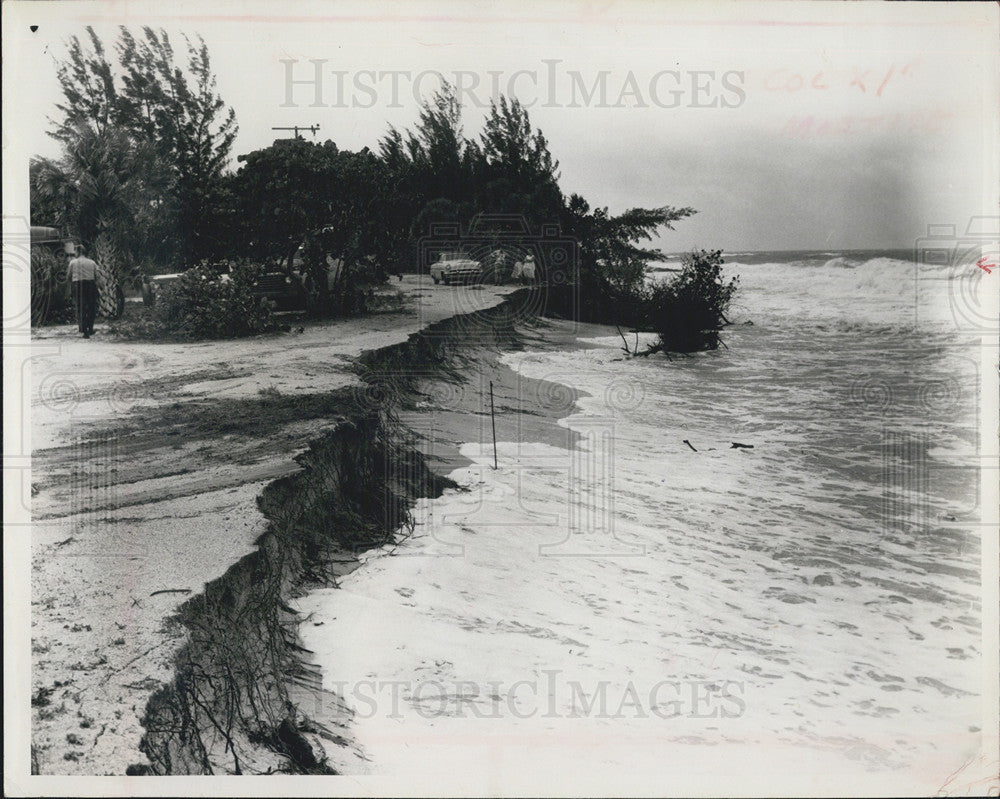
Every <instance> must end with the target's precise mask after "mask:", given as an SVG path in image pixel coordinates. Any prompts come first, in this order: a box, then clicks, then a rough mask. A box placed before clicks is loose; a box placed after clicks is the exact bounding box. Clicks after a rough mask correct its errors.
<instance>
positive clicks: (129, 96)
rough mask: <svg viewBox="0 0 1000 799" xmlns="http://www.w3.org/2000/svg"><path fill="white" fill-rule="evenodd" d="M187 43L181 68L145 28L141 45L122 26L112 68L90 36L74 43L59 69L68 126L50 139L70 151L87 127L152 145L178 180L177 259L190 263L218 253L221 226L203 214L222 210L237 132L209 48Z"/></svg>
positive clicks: (174, 197)
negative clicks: (223, 184) (220, 202)
mask: <svg viewBox="0 0 1000 799" xmlns="http://www.w3.org/2000/svg"><path fill="white" fill-rule="evenodd" d="M184 41H185V53H184V55H183V56H182V57H183V59H184V63H183V64H179V63H178V62H179V61H180V60H181V57H178V56H177V55H176V54H175V52H174V49H173V45H172V44H171V41H170V38H169V36H168V35H167V33H166V32H165V31H163V30H159V31H155V30H153V29H152V28H149V27H144V28H143V29H142V33H141V35H140V36H138V37H137V36H135V35H133V33H132V32H131V31H130V30H129V29H128V28H126V27H125V26H122V27H121V28H120V29H119V37H118V41H117V43H116V45H115V54H116V63H112V61H111V60H109V58H108V56H107V54H106V51H105V47H104V44H103V43H102V41H101V39H100V37H99V36H98V35H97V34H96V33H95V32H94V30H93V29H92V28H89V27H88V28H87V38H86V41H81V39H80V38H79V37H77V36H74V37H72V38H71V39H70V40H69V43H68V50H67V57H66V59H65V60H63V61H61V62H59V63H58V65H57V75H58V78H59V82H60V85H61V88H62V92H63V96H64V98H65V102H64V103H61V104H59V105H58V106H57V107H58V108H59V109H60V111H62V112H63V118H62V119H61V120H57V121H54V124H55V129H54V130H53V131H52V135H53V136H54V137H55V138H57V139H59V140H60V141H62V142H63V143H64V144H69V143H71V142H72V140H73V138H74V137H75V136H76V135H77V131H78V130H80V129H81V126H83V127H85V128H88V129H92V130H95V131H96V132H97V133H98V134H99V135H104V134H107V133H109V132H113V131H120V132H123V133H125V134H126V135H127V136H128V137H129V138H130V139H131V140H132V141H133V142H135V143H137V144H138V143H149V144H151V145H152V146H153V147H154V148H155V150H156V152H157V153H158V154H159V156H160V157H161V159H162V160H163V161H164V162H165V163H167V164H169V165H170V168H171V171H172V175H173V187H172V189H171V192H170V198H169V199H170V202H169V204H170V206H171V210H172V212H173V214H174V216H175V221H176V225H177V227H176V241H175V246H176V247H177V250H178V252H177V254H176V256H175V257H177V258H179V259H180V260H181V261H182V262H187V263H190V262H192V261H195V260H198V259H200V258H202V257H205V256H206V255H208V254H210V253H211V251H212V250H213V248H214V247H215V244H216V243H215V241H214V235H213V231H214V228H215V227H216V226H217V220H215V219H214V218H212V216H211V214H207V213H206V212H205V211H206V209H211V208H216V207H218V202H217V199H218V192H219V191H220V185H219V184H220V179H221V177H222V173H223V170H224V168H225V167H226V165H227V163H228V161H229V157H230V154H231V151H232V145H233V142H234V140H235V138H236V133H237V131H238V127H237V125H236V117H235V112H234V111H233V109H232V108H228V107H227V106H226V104H225V103H224V102H223V100H222V98H221V97H220V96H219V94H218V91H217V87H216V80H215V74H214V72H213V71H212V65H211V59H210V57H209V51H208V47H207V45H206V44H205V42H204V40H203V39H201V37H198V38H196V39H194V40H192V39H189V38H188V37H184Z"/></svg>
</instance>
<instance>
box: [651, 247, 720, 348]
mask: <svg viewBox="0 0 1000 799" xmlns="http://www.w3.org/2000/svg"><path fill="white" fill-rule="evenodd" d="M723 263H725V262H724V261H723V258H722V252H721V250H713V251H706V250H700V251H696V252H692V253H690V254H689V255H686V256H685V257H684V261H683V269H682V270H681V273H680V274H679V275H678V276H677V277H675V278H674V279H673V280H671V281H669V282H662V283H655V284H653V285H652V286H650V287H649V288H647V289H646V290H645V292H644V293H643V296H642V298H641V300H640V307H641V308H642V325H641V326H642V327H643V328H645V329H647V330H650V331H652V332H654V333H656V334H658V335H659V339H660V342H659V346H658V347H656V348H655V349H657V350H664V351H668V352H697V351H699V350H706V349H707V350H714V349H716V348H717V347H718V346H719V329H720V328H721V327H722V325H723V324H724V323H725V322H726V316H725V312H726V308H727V307H728V305H729V303H730V301H731V300H732V298H733V295H734V294H735V293H736V288H737V285H738V282H739V278H735V277H734V278H733V279H731V280H729V281H728V282H727V281H725V280H723V279H722V264H723Z"/></svg>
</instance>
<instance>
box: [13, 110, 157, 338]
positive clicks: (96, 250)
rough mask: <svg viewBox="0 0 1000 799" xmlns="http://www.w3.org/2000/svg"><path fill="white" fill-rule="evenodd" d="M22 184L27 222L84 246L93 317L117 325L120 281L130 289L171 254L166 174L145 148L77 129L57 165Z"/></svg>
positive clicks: (40, 163)
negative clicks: (54, 228)
mask: <svg viewBox="0 0 1000 799" xmlns="http://www.w3.org/2000/svg"><path fill="white" fill-rule="evenodd" d="M30 177H31V206H32V210H33V214H34V215H35V216H36V218H40V217H39V213H42V214H44V215H45V216H46V218H47V219H48V220H49V221H48V222H46V224H54V225H58V226H60V227H63V228H64V229H65V230H66V231H67V232H68V233H69V234H70V235H71V236H75V237H77V238H79V240H81V241H83V242H85V243H87V244H89V245H90V250H91V252H92V253H93V255H94V260H95V261H96V262H97V265H98V274H97V286H98V292H99V312H100V313H101V314H102V315H103V316H104V317H105V318H114V317H117V316H118V315H119V314H120V313H121V308H122V302H123V293H122V283H123V281H125V280H132V281H135V280H136V279H137V278H138V277H139V276H141V275H142V274H144V273H146V272H147V271H148V269H149V267H150V265H151V264H152V263H153V262H162V261H163V260H165V259H168V258H169V256H170V253H171V251H172V249H173V246H174V243H175V231H174V229H173V224H172V220H173V214H172V212H171V205H172V204H171V203H170V202H169V197H170V196H171V185H172V184H171V181H172V179H171V177H170V171H169V170H168V169H167V168H166V166H165V165H164V163H163V161H162V160H161V159H160V158H159V156H157V154H156V151H155V149H154V148H153V145H152V144H150V143H146V142H137V141H135V140H134V139H132V138H131V137H130V136H129V135H128V134H127V133H125V132H124V131H122V130H119V129H116V128H106V129H104V130H103V131H101V132H100V133H98V132H97V130H96V129H94V128H93V127H91V126H90V125H86V124H81V125H78V126H77V128H76V135H75V136H72V137H68V138H66V139H65V141H64V150H63V155H62V157H61V158H59V159H58V160H53V159H47V158H40V159H36V160H35V161H33V162H32V164H31V171H30Z"/></svg>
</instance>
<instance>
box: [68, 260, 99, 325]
mask: <svg viewBox="0 0 1000 799" xmlns="http://www.w3.org/2000/svg"><path fill="white" fill-rule="evenodd" d="M66 271H67V274H68V275H69V279H70V285H71V286H72V290H73V305H74V306H75V308H76V323H77V326H78V327H79V329H80V332H81V333H83V337H84V338H90V337H91V335H92V334H93V332H94V319H95V317H96V316H97V264H96V263H94V262H93V261H92V260H90V259H89V258H88V257H87V255H86V252H85V250H84V248H83V245H77V248H76V257H75V258H72V259H71V260H70V262H69V267H68V268H67V270H66Z"/></svg>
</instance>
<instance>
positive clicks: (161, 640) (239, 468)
mask: <svg viewBox="0 0 1000 799" xmlns="http://www.w3.org/2000/svg"><path fill="white" fill-rule="evenodd" d="M392 287H393V288H399V289H400V290H401V291H402V292H403V293H404V295H405V299H406V308H405V310H403V311H401V312H396V313H391V314H383V315H375V316H370V317H366V318H361V319H351V320H345V321H341V322H335V323H321V324H320V323H314V324H309V323H306V324H304V326H303V329H302V332H301V333H299V332H292V333H286V334H274V335H267V336H260V337H256V338H252V339H244V340H236V341H220V342H199V343H169V344H168V343H145V342H127V341H116V340H110V339H109V338H108V337H107V335H106V333H105V331H104V330H103V329H102V326H100V325H99V326H98V329H97V335H96V336H95V337H94V338H92V339H90V340H83V339H82V338H81V337H79V335H78V334H77V332H76V330H75V328H74V327H73V326H70V325H66V326H59V327H51V328H43V329H39V330H37V331H33V338H32V343H33V346H37V347H38V349H37V350H36V351H38V352H42V353H44V354H40V355H38V356H37V357H34V358H33V359H32V364H31V370H30V378H27V379H26V385H30V391H31V394H30V408H31V431H30V432H31V449H30V451H31V453H32V469H31V472H30V489H29V486H25V487H24V491H23V493H24V494H25V496H27V495H28V494H29V493H30V495H31V496H30V506H31V513H32V518H33V524H32V528H31V648H32V661H31V665H32V668H31V675H30V679H31V687H30V690H31V696H32V720H31V723H32V728H31V736H32V756H33V767H34V768H36V769H38V770H40V771H41V772H42V773H47V774H87V775H93V774H122V773H124V771H125V768H126V767H127V766H128V765H130V764H133V763H136V762H142V761H144V759H145V758H144V756H143V755H142V753H141V751H140V750H139V742H140V738H141V735H142V728H141V725H140V719H141V718H142V714H143V711H144V708H145V705H146V702H147V701H148V699H149V697H150V695H151V694H152V693H153V692H154V691H155V690H156V689H157V688H158V687H159V686H160V685H161V684H163V683H164V682H166V681H167V680H168V679H169V678H170V676H171V673H170V669H171V662H172V658H173V656H174V654H175V652H176V651H177V648H178V647H179V646H180V645H181V643H182V641H183V633H182V630H181V629H180V628H179V626H178V625H176V624H175V623H173V622H171V616H172V615H173V614H174V613H175V612H176V610H177V608H178V607H179V606H180V604H182V603H183V602H184V601H186V600H187V599H188V598H189V597H190V596H191V595H192V594H197V593H198V592H199V591H200V590H201V588H202V586H203V585H204V583H205V582H206V581H209V580H211V579H214V578H216V577H218V576H220V575H222V574H223V573H224V572H225V571H226V570H227V568H228V567H229V566H230V565H231V564H233V563H234V562H236V561H237V560H238V559H240V558H241V557H243V556H244V555H246V554H247V553H248V552H250V551H252V549H253V547H254V541H255V540H256V538H257V537H258V536H259V535H260V534H261V532H263V529H264V524H265V520H264V518H263V516H262V515H261V514H260V512H259V511H258V509H257V507H256V501H255V500H256V497H257V495H258V494H259V493H260V491H261V490H262V489H263V487H264V486H265V485H266V484H267V483H268V482H270V481H271V480H273V479H275V478H276V477H280V476H282V475H285V474H290V473H291V472H294V471H295V470H296V469H297V468H298V467H297V466H296V464H295V463H294V462H293V460H292V457H293V456H294V455H295V454H296V453H297V452H299V451H301V450H302V449H304V448H305V446H306V444H307V442H308V441H309V440H310V439H312V438H314V437H315V436H317V435H318V434H320V433H321V432H323V430H325V429H330V428H331V427H332V426H334V425H335V424H336V422H337V419H336V417H334V416H333V415H332V414H331V413H330V409H328V408H327V407H326V406H325V405H324V397H325V396H326V395H328V394H329V393H331V392H333V391H336V390H338V389H341V388H343V387H345V386H351V385H356V384H358V383H359V380H358V377H357V376H356V374H355V373H354V371H353V370H352V365H353V361H354V359H355V358H357V357H358V356H359V355H360V354H361V353H362V352H364V351H366V350H372V349H378V348H381V347H386V346H390V345H392V344H396V343H400V342H402V341H405V340H406V339H407V337H408V336H409V335H411V334H412V333H414V332H416V331H418V330H420V329H422V328H423V327H425V326H427V325H429V324H431V323H433V322H437V321H440V320H443V319H446V318H449V317H451V316H454V315H457V314H463V313H469V312H471V311H474V310H477V309H480V308H488V307H492V306H495V305H497V304H498V303H499V302H501V301H502V299H503V297H504V296H505V295H506V294H508V293H510V292H511V291H513V290H514V288H513V287H485V288H483V289H468V288H461V287H459V288H454V287H444V286H440V287H437V286H433V285H432V284H431V282H430V280H429V279H421V278H419V277H416V276H407V277H405V278H404V280H403V282H402V283H399V284H393V286H392ZM294 330H295V328H293V331H294ZM50 347H51V349H50ZM26 399H27V398H26Z"/></svg>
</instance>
